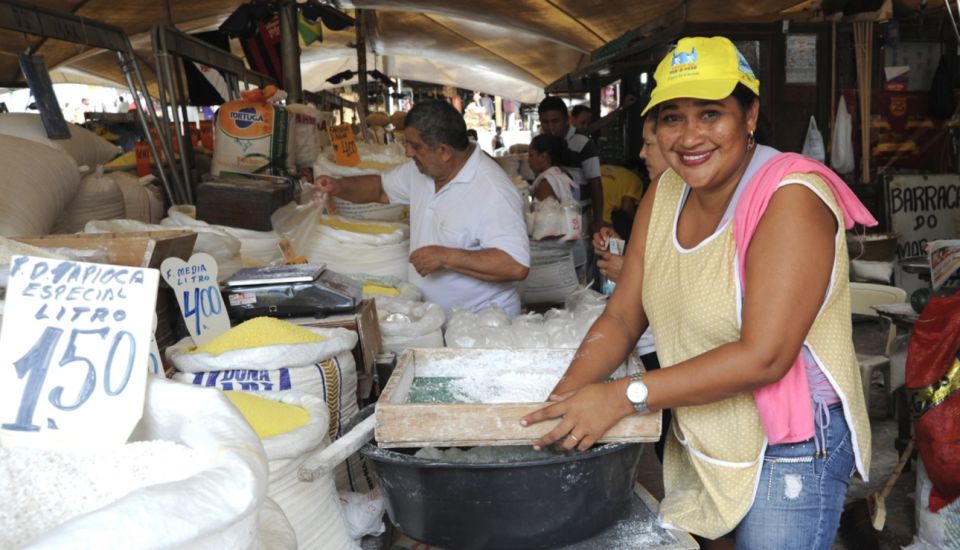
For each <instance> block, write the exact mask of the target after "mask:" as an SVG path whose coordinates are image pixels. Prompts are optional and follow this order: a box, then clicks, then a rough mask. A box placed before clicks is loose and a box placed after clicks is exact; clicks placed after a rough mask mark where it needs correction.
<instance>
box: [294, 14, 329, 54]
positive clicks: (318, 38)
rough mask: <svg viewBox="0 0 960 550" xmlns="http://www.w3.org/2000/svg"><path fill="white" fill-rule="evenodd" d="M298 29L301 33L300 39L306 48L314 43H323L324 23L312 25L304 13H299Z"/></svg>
mask: <svg viewBox="0 0 960 550" xmlns="http://www.w3.org/2000/svg"><path fill="white" fill-rule="evenodd" d="M297 29H298V30H299V31H300V38H302V39H303V43H304V45H306V46H309V45H310V44H313V43H314V42H323V23H321V22H320V21H319V20H318V21H317V22H316V23H310V22H308V21H307V20H306V19H304V18H303V13H301V12H298V13H297Z"/></svg>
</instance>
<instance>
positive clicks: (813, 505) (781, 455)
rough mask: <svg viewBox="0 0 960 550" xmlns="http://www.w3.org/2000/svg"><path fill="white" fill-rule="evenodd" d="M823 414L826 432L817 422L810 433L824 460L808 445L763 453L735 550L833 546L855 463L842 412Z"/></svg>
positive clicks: (837, 406) (775, 447)
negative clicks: (818, 443)
mask: <svg viewBox="0 0 960 550" xmlns="http://www.w3.org/2000/svg"><path fill="white" fill-rule="evenodd" d="M828 412H829V418H830V420H829V424H828V425H827V428H826V430H823V429H822V428H821V426H823V425H825V424H827V423H825V422H820V421H819V419H817V420H818V421H817V425H816V427H815V432H816V435H815V437H816V438H817V439H820V438H821V437H822V436H821V434H822V433H824V432H825V437H824V439H825V443H826V445H825V446H826V452H825V453H824V455H823V456H820V457H818V456H816V444H815V442H814V440H813V439H808V440H807V441H803V442H800V443H787V444H783V445H771V446H769V447H767V452H766V455H764V457H763V469H762V471H761V472H760V484H759V486H758V487H757V496H756V499H755V500H754V502H753V506H752V507H751V508H750V511H749V512H747V515H746V516H745V517H744V518H743V520H742V521H741V522H740V524H739V525H738V526H737V528H736V530H735V531H734V533H733V534H734V536H735V537H736V544H737V548H738V549H744V550H754V549H758V550H759V549H767V548H776V549H778V550H787V549H792V548H796V549H804V550H807V549H815V550H819V549H824V550H829V549H830V548H831V546H832V545H833V540H834V538H836V535H837V528H838V527H839V525H840V514H841V512H843V501H844V497H845V496H846V493H847V487H848V486H849V485H850V476H851V475H853V471H854V464H855V462H854V455H853V445H852V443H851V437H850V429H849V428H848V427H847V423H846V421H844V419H843V408H842V406H841V405H840V403H836V404H834V405H831V406H830V407H829V409H828ZM822 446H823V445H821V447H822Z"/></svg>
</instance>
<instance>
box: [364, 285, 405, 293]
mask: <svg viewBox="0 0 960 550" xmlns="http://www.w3.org/2000/svg"><path fill="white" fill-rule="evenodd" d="M399 294H400V289H399V288H397V287H395V286H390V285H385V284H380V283H366V282H365V283H363V295H364V296H370V295H377V296H397V295H399Z"/></svg>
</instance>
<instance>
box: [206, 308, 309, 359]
mask: <svg viewBox="0 0 960 550" xmlns="http://www.w3.org/2000/svg"><path fill="white" fill-rule="evenodd" d="M324 340H326V338H325V337H324V336H321V335H319V334H316V333H314V332H312V331H310V330H308V329H305V328H303V327H301V326H298V325H295V324H293V323H288V322H286V321H281V320H280V319H274V318H273V317H256V318H254V319H250V320H249V321H244V322H243V323H240V324H239V325H237V326H235V327H233V328H232V329H230V330H228V331H227V332H224V333H223V334H221V335H220V336H217V337H216V338H214V339H213V340H210V341H209V342H207V343H206V344H204V345H202V346H200V347H198V348H197V349H195V350H193V351H191V352H190V353H209V354H211V355H220V354H221V353H225V352H228V351H234V350H238V349H250V348H260V347H264V346H275V345H281V344H309V343H311V342H323V341H324Z"/></svg>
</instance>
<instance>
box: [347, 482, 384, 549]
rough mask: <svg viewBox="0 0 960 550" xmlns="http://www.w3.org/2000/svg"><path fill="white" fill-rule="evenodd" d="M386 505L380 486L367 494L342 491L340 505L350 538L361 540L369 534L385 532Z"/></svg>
mask: <svg viewBox="0 0 960 550" xmlns="http://www.w3.org/2000/svg"><path fill="white" fill-rule="evenodd" d="M385 506H386V500H384V498H383V493H381V492H380V488H379V487H377V488H375V489H373V490H371V491H370V492H368V493H366V494H364V493H353V492H341V493H340V507H341V508H342V509H343V519H344V521H345V523H346V525H347V534H348V535H350V538H352V539H353V540H359V539H360V538H362V537H365V536H367V535H379V534H380V533H383V532H384V531H385V530H386V527H384V525H383V511H384V509H385Z"/></svg>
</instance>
